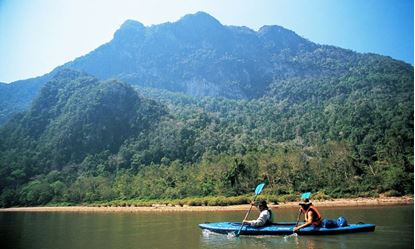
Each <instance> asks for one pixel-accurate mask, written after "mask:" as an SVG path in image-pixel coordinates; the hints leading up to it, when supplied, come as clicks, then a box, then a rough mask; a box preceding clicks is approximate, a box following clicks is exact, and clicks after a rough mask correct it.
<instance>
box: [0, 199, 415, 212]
mask: <svg viewBox="0 0 415 249" xmlns="http://www.w3.org/2000/svg"><path fill="white" fill-rule="evenodd" d="M313 204H314V205H315V206H317V207H362V206H379V205H384V206H386V205H413V204H414V199H413V196H404V197H381V198H353V199H334V200H324V201H313ZM271 207H273V208H294V207H295V208H297V207H298V202H286V203H279V204H278V205H271ZM248 209H249V205H233V206H224V207H221V206H186V205H185V206H167V205H153V206H152V207H88V206H70V207H18V208H0V212H205V211H206V212H213V211H242V210H248Z"/></svg>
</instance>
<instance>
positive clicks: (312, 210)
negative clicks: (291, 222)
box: [294, 198, 321, 232]
mask: <svg viewBox="0 0 415 249" xmlns="http://www.w3.org/2000/svg"><path fill="white" fill-rule="evenodd" d="M299 205H300V206H301V208H300V212H301V213H304V220H305V223H304V224H302V225H300V226H296V227H294V232H296V231H298V230H299V229H301V228H303V227H307V226H310V225H313V226H314V227H318V226H320V224H321V214H320V212H319V211H318V209H317V208H316V207H314V206H313V203H311V202H310V200H309V199H308V198H305V199H303V201H302V202H300V204H299Z"/></svg>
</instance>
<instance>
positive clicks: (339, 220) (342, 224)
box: [337, 216, 348, 227]
mask: <svg viewBox="0 0 415 249" xmlns="http://www.w3.org/2000/svg"><path fill="white" fill-rule="evenodd" d="M347 225H348V224H347V220H346V218H344V217H343V216H340V217H339V218H337V226H339V227H345V226H347Z"/></svg>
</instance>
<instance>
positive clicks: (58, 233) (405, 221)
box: [0, 205, 414, 249]
mask: <svg viewBox="0 0 415 249" xmlns="http://www.w3.org/2000/svg"><path fill="white" fill-rule="evenodd" d="M320 211H321V213H322V215H323V216H324V217H325V218H331V219H334V218H337V217H338V216H340V215H341V216H344V217H346V218H347V220H348V222H349V223H357V222H365V223H374V224H376V230H375V232H368V233H357V234H347V235H330V236H259V237H249V236H240V237H239V238H235V237H232V236H226V235H219V234H214V233H207V232H203V231H202V230H200V229H199V228H198V226H197V225H198V224H199V223H204V222H216V221H240V220H241V219H242V218H243V217H244V215H245V213H244V212H139V213H71V212H39V213H37V212H0V243H1V245H0V248H1V249H9V248H10V249H11V248H13V249H20V248H22V249H23V248H24V249H30V248H36V249H69V248H71V249H72V248H79V249H81V248H82V249H84V248H85V249H106V248H114V249H129V248H134V249H137V248H140V249H146V248H160V249H161V248H171V249H188V248H189V249H193V248H206V249H207V248H220V249H231V248H238V249H245V248H246V249H248V248H249V249H253V248H255V249H261V248H287V249H288V248H307V249H317V248H330V249H335V248H341V249H348V248H350V249H352V248H353V249H357V248H365V249H372V248H373V249H380V248H394V249H398V248H414V208H413V205H408V206H387V207H353V208H352V207H350V208H344V207H341V208H340V207H336V208H320ZM274 212H275V214H276V221H293V220H295V219H296V215H297V213H296V209H287V208H281V209H278V208H277V209H274ZM255 215H258V213H257V212H255V211H254V212H252V217H251V218H255Z"/></svg>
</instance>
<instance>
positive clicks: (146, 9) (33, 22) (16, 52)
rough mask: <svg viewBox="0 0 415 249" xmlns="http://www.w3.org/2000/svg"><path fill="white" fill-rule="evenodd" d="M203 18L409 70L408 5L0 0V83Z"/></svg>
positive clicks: (338, 0)
mask: <svg viewBox="0 0 415 249" xmlns="http://www.w3.org/2000/svg"><path fill="white" fill-rule="evenodd" d="M197 11H205V12H207V13H209V14H210V15H212V16H214V17H215V18H216V19H218V20H219V21H220V22H221V23H222V24H225V25H237V26H247V27H249V28H252V29H254V30H258V29H259V28H260V27H261V26H263V25H272V24H275V25H280V26H283V27H285V28H288V29H291V30H293V31H295V32H296V33H297V34H299V35H301V36H303V37H305V38H307V39H309V40H311V41H313V42H316V43H319V44H328V45H335V46H339V47H343V48H347V49H352V50H354V51H357V52H373V53H378V54H382V55H388V56H391V57H393V58H395V59H398V60H403V61H406V62H408V63H411V64H413V61H414V14H413V13H414V5H413V0H255V1H254V0H250V1H248V0H247V1H244V0H238V1H237V0H180V1H179V0H177V1H174V0H170V1H168V0H164V1H162V0H152V1H140V0H114V1H112V0H111V1H110V0H66V1H64V0H0V82H12V81H15V80H19V79H26V78H30V77H35V76H40V75H43V74H45V73H48V72H49V71H51V70H52V69H53V68H55V67H56V66H59V65H61V64H64V63H65V62H68V61H70V60H73V59H75V58H77V57H79V56H81V55H84V54H86V53H88V52H90V51H92V50H94V49H95V48H97V47H98V46H100V45H102V44H103V43H105V42H108V41H110V40H111V39H112V36H113V34H114V32H115V31H116V30H117V29H118V28H119V26H120V25H121V24H122V23H123V22H124V21H125V20H126V19H133V20H137V21H139V22H141V23H143V24H144V25H146V26H149V25H152V24H159V23H163V22H167V21H170V22H174V21H176V20H178V19H179V18H180V17H182V16H184V15H185V14H189V13H195V12H197Z"/></svg>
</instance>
